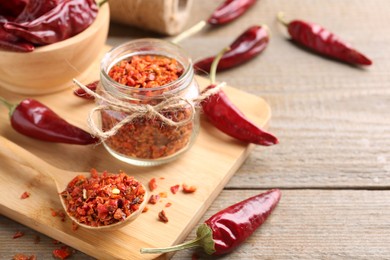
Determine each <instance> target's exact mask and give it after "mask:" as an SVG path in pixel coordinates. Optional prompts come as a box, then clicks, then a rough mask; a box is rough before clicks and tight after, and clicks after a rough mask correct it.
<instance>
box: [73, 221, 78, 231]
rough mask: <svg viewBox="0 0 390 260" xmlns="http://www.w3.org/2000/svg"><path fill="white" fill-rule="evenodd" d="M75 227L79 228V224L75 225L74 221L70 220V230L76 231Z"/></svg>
mask: <svg viewBox="0 0 390 260" xmlns="http://www.w3.org/2000/svg"><path fill="white" fill-rule="evenodd" d="M77 229H79V225H77V223H76V222H74V221H72V230H73V231H76V230H77Z"/></svg>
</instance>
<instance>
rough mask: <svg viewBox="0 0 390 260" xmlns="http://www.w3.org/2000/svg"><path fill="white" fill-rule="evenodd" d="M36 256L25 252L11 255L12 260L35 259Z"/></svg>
mask: <svg viewBox="0 0 390 260" xmlns="http://www.w3.org/2000/svg"><path fill="white" fill-rule="evenodd" d="M36 259H37V257H36V256H35V255H31V256H28V255H25V254H16V255H14V256H13V257H12V260H36Z"/></svg>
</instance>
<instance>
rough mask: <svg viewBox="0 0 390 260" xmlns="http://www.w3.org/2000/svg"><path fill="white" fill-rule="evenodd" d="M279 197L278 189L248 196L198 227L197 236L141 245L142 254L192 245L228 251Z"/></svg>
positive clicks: (210, 251)
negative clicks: (176, 242) (157, 245)
mask: <svg viewBox="0 0 390 260" xmlns="http://www.w3.org/2000/svg"><path fill="white" fill-rule="evenodd" d="M280 197H281V192H280V190H279V189H272V190H269V191H267V192H264V193H261V194H259V195H256V196H253V197H250V198H248V199H246V200H243V201H241V202H238V203H236V204H234V205H231V206H229V207H227V208H226V209H223V210H221V211H219V212H218V213H216V214H214V215H213V216H211V217H210V218H209V219H207V220H206V221H205V222H204V223H203V224H202V225H200V226H199V227H198V229H197V238H196V239H194V240H192V241H189V242H186V243H184V244H181V245H176V246H172V247H166V248H143V249H141V253H151V254H159V253H167V252H172V251H177V250H182V249H187V248H192V247H202V248H203V249H204V250H205V252H206V253H207V254H209V255H222V254H226V253H229V252H231V251H232V250H234V249H235V248H237V247H238V246H239V245H241V244H242V243H243V242H244V241H245V240H246V239H247V238H248V237H249V236H250V235H252V233H253V232H254V231H255V230H256V229H257V228H259V227H260V226H261V225H262V224H263V223H264V222H265V221H266V220H267V218H268V216H269V215H270V214H271V212H272V211H273V210H274V208H275V207H276V205H277V204H278V202H279V200H280Z"/></svg>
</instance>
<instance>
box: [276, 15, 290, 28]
mask: <svg viewBox="0 0 390 260" xmlns="http://www.w3.org/2000/svg"><path fill="white" fill-rule="evenodd" d="M276 18H278V21H279V22H280V23H281V24H283V25H284V26H288V24H289V23H288V22H287V21H286V20H285V19H284V12H279V13H278V14H277V15H276Z"/></svg>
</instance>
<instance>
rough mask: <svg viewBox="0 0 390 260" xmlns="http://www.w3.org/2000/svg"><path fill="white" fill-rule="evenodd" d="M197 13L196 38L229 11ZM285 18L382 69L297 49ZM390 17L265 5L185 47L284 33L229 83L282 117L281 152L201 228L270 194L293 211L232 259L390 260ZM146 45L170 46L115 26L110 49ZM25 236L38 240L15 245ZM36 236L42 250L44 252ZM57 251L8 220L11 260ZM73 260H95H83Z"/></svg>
mask: <svg viewBox="0 0 390 260" xmlns="http://www.w3.org/2000/svg"><path fill="white" fill-rule="evenodd" d="M194 2H195V3H194V7H193V10H192V12H193V15H192V16H191V19H190V21H189V22H188V26H190V25H191V24H194V23H196V22H197V21H199V20H200V19H203V18H206V17H207V16H208V14H209V13H210V12H211V11H212V10H213V9H214V8H215V7H216V6H217V5H218V4H219V3H220V2H222V1H221V0H218V1H207V0H197V1H194ZM280 10H283V11H284V12H285V13H286V18H287V19H293V18H301V19H304V20H308V21H313V22H317V23H319V24H321V25H323V26H324V27H326V28H328V29H330V30H331V31H333V32H335V33H337V34H338V35H339V36H341V37H342V38H343V39H344V40H345V41H348V42H350V43H351V44H352V45H353V46H354V47H356V48H357V49H359V50H361V51H362V52H363V53H365V54H367V55H368V56H369V57H371V58H372V60H373V61H374V64H373V65H372V66H370V67H367V68H357V67H353V66H349V65H345V64H343V63H339V62H336V61H333V60H329V59H325V58H322V57H320V56H317V55H313V54H312V53H308V52H307V51H305V50H302V49H300V48H297V47H296V46H294V45H293V44H292V43H291V42H289V41H288V40H287V38H286V33H285V29H284V28H283V27H281V26H279V25H278V24H277V22H276V19H275V15H276V13H277V12H278V11H280ZM389 11H390V1H388V0H371V1H363V0H326V1H324V0H323V1H313V0H261V1H258V3H256V5H255V6H254V8H252V9H251V10H250V11H249V12H248V13H247V14H245V16H243V17H241V18H240V19H239V20H237V21H235V22H234V23H232V24H230V25H228V26H224V27H221V28H218V29H215V30H205V31H202V32H201V33H199V34H197V35H195V36H193V37H192V38H190V39H187V40H184V41H183V42H182V43H181V45H182V46H183V47H184V48H185V49H186V50H187V51H188V52H189V53H190V55H191V56H192V57H193V58H194V59H195V60H196V59H197V58H201V57H204V56H207V55H211V54H214V53H216V52H217V51H218V50H220V49H221V47H223V46H225V45H228V44H229V43H230V42H231V41H232V40H233V39H234V38H235V37H236V36H238V34H240V33H241V32H242V31H243V30H244V29H246V28H247V27H249V26H251V25H254V24H264V23H265V24H267V25H268V26H269V27H270V29H271V32H272V38H271V41H270V45H269V46H268V48H267V49H266V51H265V52H264V53H263V54H262V55H261V56H259V57H257V58H256V59H255V60H252V61H251V62H248V63H246V64H245V65H243V66H241V67H239V68H236V69H233V70H230V71H226V72H221V73H219V74H218V79H219V80H220V81H226V82H227V83H228V84H229V85H231V86H234V87H237V88H239V89H241V90H244V91H246V92H249V93H252V94H255V95H258V96H262V97H263V98H265V100H266V101H267V102H268V103H269V104H270V105H271V108H272V112H273V114H272V119H271V121H270V124H269V129H270V131H272V132H273V133H274V134H276V135H277V136H278V137H279V139H280V144H279V145H277V146H274V147H260V146H259V147H256V148H255V149H254V151H252V153H251V154H250V156H249V158H248V159H247V160H246V162H245V163H244V164H243V165H242V167H241V168H240V169H239V170H238V171H237V173H236V174H235V175H234V176H233V178H232V179H231V181H230V182H229V183H228V184H227V185H226V187H225V189H224V190H223V191H222V193H221V194H220V195H219V197H218V198H217V199H216V200H215V202H214V203H213V204H212V205H211V207H210V208H209V210H208V211H207V213H206V214H205V215H204V217H203V218H202V219H201V220H200V222H203V220H205V219H207V218H208V217H209V216H211V215H212V214H213V213H215V212H217V211H219V210H220V209H222V208H224V207H226V206H228V205H230V204H233V203H235V202H237V201H240V200H242V199H245V198H247V197H249V196H252V195H255V194H257V193H260V192H262V191H264V190H266V189H269V188H274V187H278V188H281V190H282V199H281V201H280V203H279V205H278V207H277V208H276V210H275V211H274V212H273V214H272V216H271V217H270V218H269V219H268V221H267V222H266V223H265V224H264V225H263V226H262V228H261V229H259V230H257V231H256V232H255V233H254V234H253V235H252V236H251V237H250V238H249V239H248V240H247V242H246V243H244V244H243V245H242V246H241V247H239V248H238V249H237V250H236V251H235V252H233V253H231V254H229V255H227V256H226V257H224V259H389V258H390V224H389V223H390V221H389V219H390V190H389V188H390V141H389V140H390V114H389V110H390V33H389V32H390V31H389V25H390V16H389V14H388V13H389ZM139 37H160V38H163V37H161V36H159V35H156V34H153V33H150V32H144V31H142V30H138V29H134V28H128V27H125V26H121V25H114V24H112V25H111V27H110V35H109V39H108V43H109V44H112V45H116V44H119V43H121V42H124V41H127V40H130V39H135V38H139ZM10 188H12V187H10ZM17 230H20V231H24V232H25V233H26V235H25V236H24V237H22V238H19V239H14V240H13V239H12V236H13V234H14V233H15V231H17ZM35 235H39V236H40V238H41V241H40V243H39V244H34V243H33V239H32V237H34V236H35ZM194 236H195V234H194V232H193V233H191V234H190V235H189V237H188V238H187V239H188V240H189V239H191V238H194ZM57 247H58V245H53V243H52V239H51V238H49V237H46V236H44V235H42V234H38V233H37V232H35V231H33V230H31V229H29V228H27V227H24V226H22V225H20V224H18V223H16V222H14V221H12V220H9V219H7V218H5V217H2V216H0V259H11V258H12V256H13V255H14V254H15V253H17V252H21V253H26V254H35V255H37V256H38V259H51V258H52V256H51V252H52V250H53V249H54V248H57ZM194 252H196V253H197V254H198V256H199V257H200V258H202V259H204V258H206V259H208V257H207V256H205V255H204V254H202V253H201V252H200V251H196V250H186V251H182V252H179V253H176V254H175V255H174V256H173V259H191V256H192V255H193V253H194ZM71 259H90V257H89V256H87V255H84V254H83V253H81V252H76V253H75V255H74V256H73V257H72V258H71Z"/></svg>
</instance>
